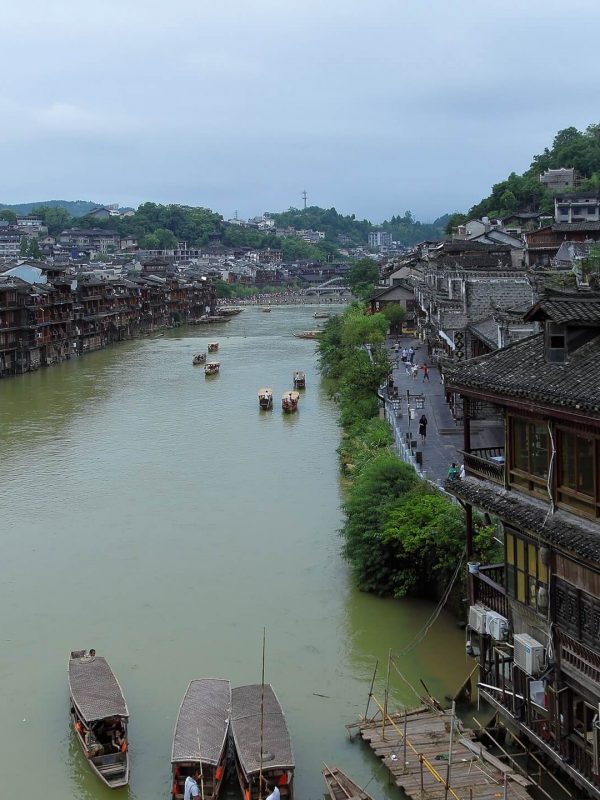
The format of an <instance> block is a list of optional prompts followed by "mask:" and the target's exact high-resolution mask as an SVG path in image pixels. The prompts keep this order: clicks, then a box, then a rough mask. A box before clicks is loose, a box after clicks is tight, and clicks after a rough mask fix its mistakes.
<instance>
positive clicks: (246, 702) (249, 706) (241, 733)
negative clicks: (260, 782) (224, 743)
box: [231, 683, 294, 775]
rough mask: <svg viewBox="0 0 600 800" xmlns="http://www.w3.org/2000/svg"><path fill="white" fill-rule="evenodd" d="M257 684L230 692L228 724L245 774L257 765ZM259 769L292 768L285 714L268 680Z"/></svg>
mask: <svg viewBox="0 0 600 800" xmlns="http://www.w3.org/2000/svg"><path fill="white" fill-rule="evenodd" d="M261 689H262V687H261V684H260V683H257V684H252V685H250V686H238V687H237V688H236V689H233V691H232V693H231V703H232V710H231V725H232V730H233V739H234V742H235V746H236V749H237V753H238V756H239V758H240V762H241V763H242V766H243V768H244V770H245V771H246V774H247V775H250V774H253V773H256V772H258V771H259V769H260V722H261ZM263 716H264V726H263V727H264V731H263V769H264V770H271V769H276V768H283V769H293V768H294V754H293V751H292V743H291V740H290V734H289V732H288V727H287V724H286V721H285V716H284V714H283V711H282V710H281V706H280V705H279V700H278V699H277V696H276V694H275V692H274V691H273V688H272V687H271V685H270V684H266V685H265V697H264V715H263Z"/></svg>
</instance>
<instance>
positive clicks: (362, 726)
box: [348, 704, 534, 800]
mask: <svg viewBox="0 0 600 800" xmlns="http://www.w3.org/2000/svg"><path fill="white" fill-rule="evenodd" d="M377 705H379V704H377ZM379 708H380V712H379V719H377V718H375V719H371V720H364V721H361V722H358V723H355V725H351V726H348V730H349V732H350V734H351V735H352V733H353V732H356V731H358V733H359V734H360V736H361V738H362V739H363V740H364V741H365V742H367V743H368V744H369V746H370V747H371V749H372V750H373V752H374V753H375V754H376V755H377V756H379V758H381V759H382V761H383V763H384V764H385V766H386V767H387V768H388V769H389V771H390V773H391V777H392V779H393V780H394V782H395V783H396V785H397V786H399V787H400V788H401V789H402V790H403V791H404V792H405V794H406V795H407V796H408V797H409V798H411V800H446V798H447V799H448V800H531V795H530V794H529V792H528V791H527V787H528V786H533V785H534V784H533V782H532V781H530V780H529V779H528V778H526V777H525V776H523V775H521V774H519V773H518V772H515V770H513V769H512V768H511V767H510V766H507V765H506V764H504V763H503V762H501V761H500V760H499V759H497V758H496V757H495V756H493V755H492V754H491V753H489V752H488V751H487V749H486V748H485V747H484V746H483V745H482V744H480V743H479V742H475V741H474V740H473V732H472V731H465V730H461V729H460V728H459V726H458V724H457V721H456V719H457V718H456V717H453V716H452V715H451V713H450V712H448V711H434V710H432V709H430V708H428V707H425V706H422V707H420V708H417V709H413V710H412V711H407V712H406V714H399V713H395V714H388V715H386V723H385V726H384V724H383V714H382V711H383V709H382V707H381V706H379ZM453 719H454V725H452V720H453ZM452 727H453V728H454V730H453V733H452V737H451V736H450V730H451V728H452ZM451 739H452V741H451ZM450 754H451V762H450Z"/></svg>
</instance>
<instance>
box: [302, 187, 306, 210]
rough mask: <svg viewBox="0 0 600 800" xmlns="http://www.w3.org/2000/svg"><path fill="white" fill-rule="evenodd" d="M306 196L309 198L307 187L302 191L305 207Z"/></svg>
mask: <svg viewBox="0 0 600 800" xmlns="http://www.w3.org/2000/svg"><path fill="white" fill-rule="evenodd" d="M306 198H307V194H306V189H304V191H303V192H302V199H303V200H304V208H306Z"/></svg>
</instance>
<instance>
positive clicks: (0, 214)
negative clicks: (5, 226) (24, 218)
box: [0, 208, 17, 225]
mask: <svg viewBox="0 0 600 800" xmlns="http://www.w3.org/2000/svg"><path fill="white" fill-rule="evenodd" d="M0 219H5V220H7V222H8V223H9V224H10V225H15V224H16V222H17V215H16V214H15V212H14V211H11V210H10V208H3V209H2V211H0Z"/></svg>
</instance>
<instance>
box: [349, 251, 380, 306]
mask: <svg viewBox="0 0 600 800" xmlns="http://www.w3.org/2000/svg"><path fill="white" fill-rule="evenodd" d="M346 280H347V282H348V286H349V287H350V289H351V290H352V294H353V295H354V296H355V297H359V298H360V299H361V300H366V299H367V298H368V297H369V296H370V295H371V294H372V293H373V287H374V286H375V284H376V283H377V281H378V280H379V267H378V265H377V264H376V262H375V261H373V260H372V259H370V258H361V259H359V260H358V261H355V262H354V264H353V265H352V269H351V270H350V272H349V273H348V275H347V278H346Z"/></svg>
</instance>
